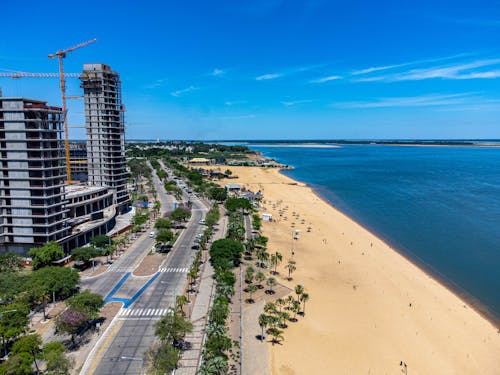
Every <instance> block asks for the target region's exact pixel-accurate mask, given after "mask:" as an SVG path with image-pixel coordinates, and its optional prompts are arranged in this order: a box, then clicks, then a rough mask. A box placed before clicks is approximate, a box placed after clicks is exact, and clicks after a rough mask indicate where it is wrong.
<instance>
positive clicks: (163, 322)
mask: <svg viewBox="0 0 500 375" xmlns="http://www.w3.org/2000/svg"><path fill="white" fill-rule="evenodd" d="M192 330H193V324H192V323H191V322H190V321H188V320H187V319H186V318H185V317H184V316H183V315H182V314H180V313H178V312H177V311H172V310H170V311H168V312H167V313H166V314H165V315H163V316H162V317H161V319H160V320H159V321H158V322H157V323H156V326H155V334H156V336H157V337H158V338H159V339H160V340H161V341H163V342H164V343H168V344H170V345H173V346H177V345H178V344H179V343H181V342H182V340H183V338H184V336H185V335H186V333H189V332H191V331H192Z"/></svg>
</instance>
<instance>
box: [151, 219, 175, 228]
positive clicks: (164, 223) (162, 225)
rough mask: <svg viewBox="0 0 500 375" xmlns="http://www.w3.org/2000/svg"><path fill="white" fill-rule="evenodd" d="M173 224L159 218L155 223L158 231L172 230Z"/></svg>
mask: <svg viewBox="0 0 500 375" xmlns="http://www.w3.org/2000/svg"><path fill="white" fill-rule="evenodd" d="M171 226H172V223H171V222H170V220H168V219H163V218H159V219H157V220H156V222H155V228H156V229H170V227H171Z"/></svg>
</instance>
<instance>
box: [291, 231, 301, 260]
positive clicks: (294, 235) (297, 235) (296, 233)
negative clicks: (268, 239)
mask: <svg viewBox="0 0 500 375" xmlns="http://www.w3.org/2000/svg"><path fill="white" fill-rule="evenodd" d="M299 233H300V230H299V229H294V230H292V256H293V255H294V254H295V251H294V248H293V245H294V243H295V240H298V239H299Z"/></svg>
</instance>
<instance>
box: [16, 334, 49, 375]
mask: <svg viewBox="0 0 500 375" xmlns="http://www.w3.org/2000/svg"><path fill="white" fill-rule="evenodd" d="M41 346H42V338H41V336H40V335H38V334H35V335H26V336H23V337H21V338H19V339H18V340H17V341H16V342H15V343H14V344H13V345H12V350H11V352H12V354H13V355H19V354H27V355H29V356H30V359H31V363H34V364H35V367H36V372H37V373H39V372H40V370H39V368H38V363H37V361H36V360H37V359H41V358H42V350H41V349H40V347H41Z"/></svg>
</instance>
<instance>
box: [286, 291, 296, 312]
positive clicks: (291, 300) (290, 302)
mask: <svg viewBox="0 0 500 375" xmlns="http://www.w3.org/2000/svg"><path fill="white" fill-rule="evenodd" d="M285 302H286V304H287V305H288V306H287V309H288V310H291V308H292V306H293V304H294V303H295V298H293V296H292V295H291V294H290V295H289V296H288V297H286V300H285Z"/></svg>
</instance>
